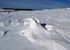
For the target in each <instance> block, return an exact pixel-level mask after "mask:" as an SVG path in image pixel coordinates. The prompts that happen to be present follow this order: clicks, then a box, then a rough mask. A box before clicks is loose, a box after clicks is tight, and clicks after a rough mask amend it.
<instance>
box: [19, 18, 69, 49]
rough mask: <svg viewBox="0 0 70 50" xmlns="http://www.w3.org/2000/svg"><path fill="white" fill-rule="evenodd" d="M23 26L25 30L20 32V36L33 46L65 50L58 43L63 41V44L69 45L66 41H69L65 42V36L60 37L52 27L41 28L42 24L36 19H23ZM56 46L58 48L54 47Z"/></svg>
mask: <svg viewBox="0 0 70 50" xmlns="http://www.w3.org/2000/svg"><path fill="white" fill-rule="evenodd" d="M23 24H24V27H25V29H23V30H22V31H20V35H21V36H22V37H26V38H27V39H28V40H30V41H31V42H32V43H33V44H37V45H40V46H45V47H47V48H48V49H49V50H57V48H61V47H62V49H63V50H65V48H64V46H62V45H60V43H62V42H63V41H65V43H66V42H67V43H70V42H69V41H68V40H69V39H68V40H66V39H67V38H66V37H65V35H62V34H60V33H58V32H57V31H56V30H54V29H53V26H52V25H45V26H43V24H42V23H41V22H40V21H39V20H38V19H33V18H27V19H24V23H23ZM62 39H63V40H62ZM57 41H59V42H57ZM57 44H58V46H60V47H58V46H57V47H56V45H57ZM62 49H60V50H62Z"/></svg>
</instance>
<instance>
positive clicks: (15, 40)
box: [0, 8, 70, 50]
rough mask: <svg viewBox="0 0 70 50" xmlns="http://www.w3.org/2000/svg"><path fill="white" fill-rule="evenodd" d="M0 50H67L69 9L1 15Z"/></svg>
mask: <svg viewBox="0 0 70 50" xmlns="http://www.w3.org/2000/svg"><path fill="white" fill-rule="evenodd" d="M0 50H70V8H67V9H53V10H39V11H38V10H37V11H14V12H9V13H8V12H0Z"/></svg>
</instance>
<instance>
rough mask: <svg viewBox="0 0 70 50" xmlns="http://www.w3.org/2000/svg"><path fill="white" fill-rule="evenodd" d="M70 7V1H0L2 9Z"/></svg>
mask: <svg viewBox="0 0 70 50" xmlns="http://www.w3.org/2000/svg"><path fill="white" fill-rule="evenodd" d="M67 7H70V0H0V8H26V9H55V8H67Z"/></svg>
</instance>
